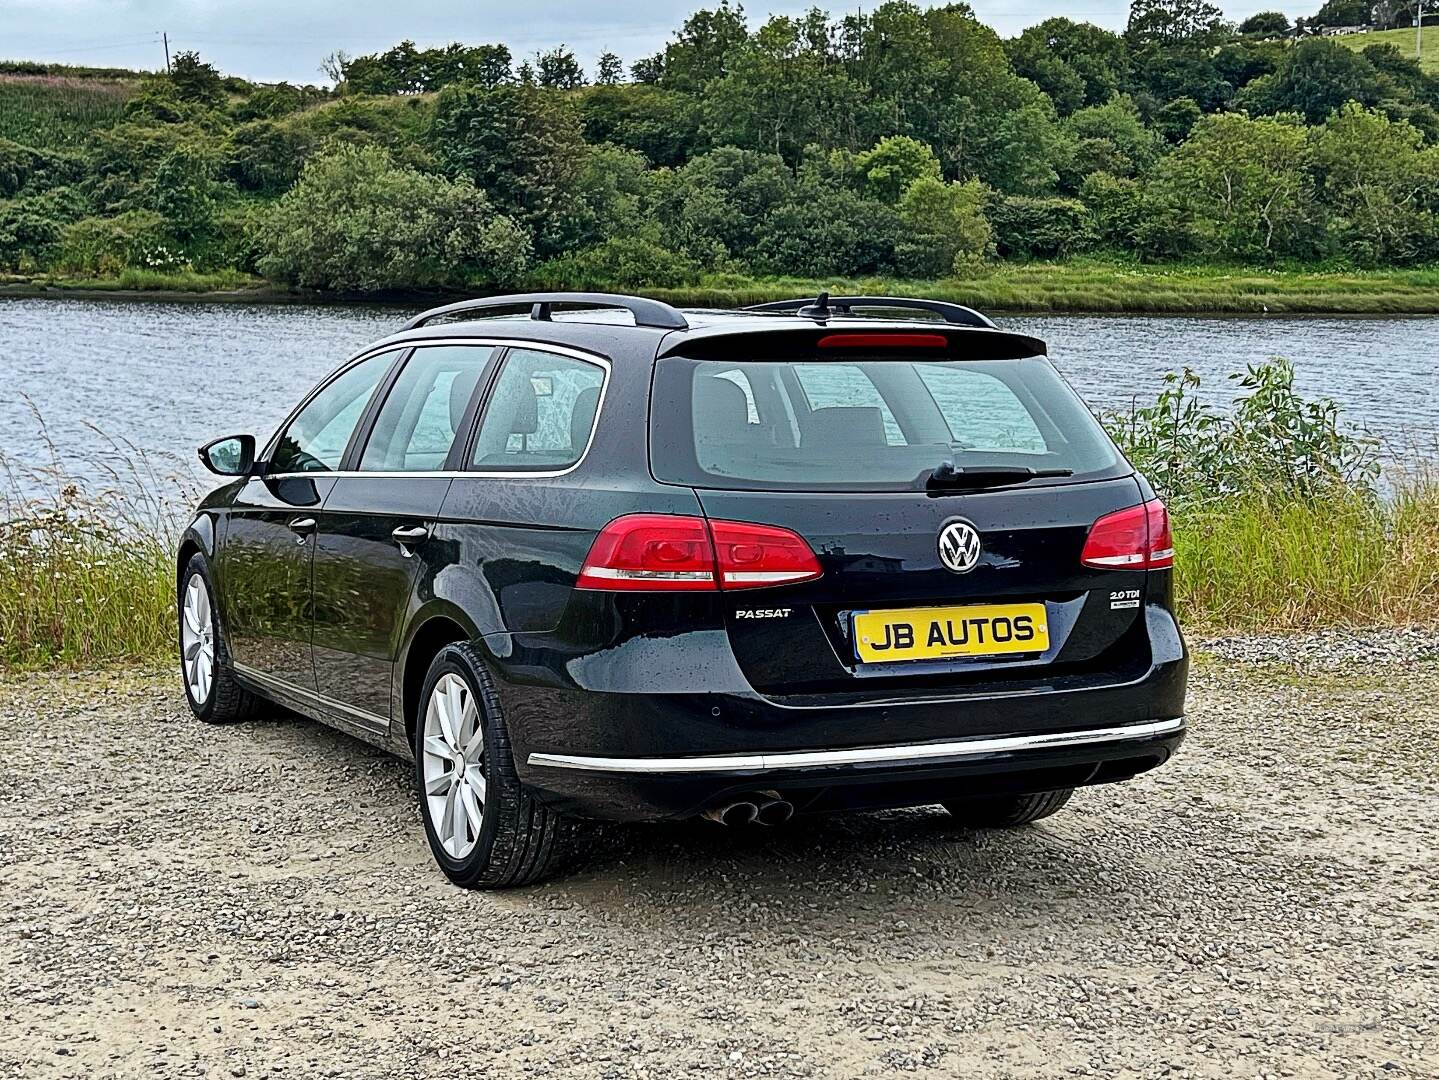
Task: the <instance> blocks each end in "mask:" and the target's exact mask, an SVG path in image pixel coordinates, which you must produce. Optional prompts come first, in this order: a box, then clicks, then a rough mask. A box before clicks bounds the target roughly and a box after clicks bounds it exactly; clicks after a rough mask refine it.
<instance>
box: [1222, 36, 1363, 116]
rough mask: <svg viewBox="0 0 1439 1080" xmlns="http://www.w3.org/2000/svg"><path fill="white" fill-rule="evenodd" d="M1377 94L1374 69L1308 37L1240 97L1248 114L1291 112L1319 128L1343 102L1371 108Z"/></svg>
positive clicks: (1347, 51)
mask: <svg viewBox="0 0 1439 1080" xmlns="http://www.w3.org/2000/svg"><path fill="white" fill-rule="evenodd" d="M1380 92H1381V84H1380V81H1379V74H1378V72H1377V71H1375V69H1374V65H1373V64H1372V63H1370V62H1369V60H1367V59H1366V58H1365V57H1363V56H1361V55H1360V54H1359V53H1357V52H1355V51H1354V50H1353V49H1348V48H1345V47H1344V46H1343V45H1341V44H1339V43H1338V42H1337V41H1331V40H1329V39H1327V38H1309V39H1308V40H1306V41H1301V42H1300V43H1299V44H1298V45H1296V46H1295V47H1294V48H1292V49H1289V50H1286V52H1285V55H1284V58H1283V60H1282V61H1281V62H1280V64H1279V67H1278V68H1277V69H1276V70H1275V71H1274V73H1273V74H1272V75H1265V76H1264V77H1262V78H1259V79H1255V80H1254V81H1253V82H1252V83H1250V84H1249V85H1248V86H1247V87H1245V89H1244V92H1243V93H1242V94H1240V96H1239V103H1240V105H1242V106H1243V107H1244V108H1246V109H1248V110H1249V111H1250V112H1251V113H1260V114H1268V115H1272V114H1275V113H1284V112H1296V113H1299V114H1300V115H1301V116H1303V117H1304V119H1305V121H1306V122H1307V123H1310V124H1322V123H1323V122H1324V120H1325V119H1326V118H1327V117H1328V116H1329V114H1330V113H1331V112H1333V111H1334V110H1335V109H1337V108H1339V107H1340V106H1341V105H1343V104H1344V103H1345V102H1347V101H1357V102H1359V103H1360V104H1361V105H1374V104H1376V103H1377V102H1378V100H1379V96H1380Z"/></svg>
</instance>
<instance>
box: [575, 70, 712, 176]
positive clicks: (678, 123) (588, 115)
mask: <svg viewBox="0 0 1439 1080" xmlns="http://www.w3.org/2000/svg"><path fill="white" fill-rule="evenodd" d="M578 103H579V110H580V116H581V118H582V120H583V123H584V136H585V141H586V142H590V143H604V142H609V143H615V144H616V145H617V146H624V147H628V148H629V149H631V150H637V151H639V152H640V153H641V154H643V155H644V156H645V157H646V158H648V159H649V160H650V161H651V162H652V163H653V164H655V165H683V164H684V163H685V162H686V161H687V160H689V159H690V158H691V157H693V156H694V155H695V154H696V153H698V152H700V151H702V150H704V149H705V148H707V146H708V141H707V140H706V139H704V138H703V137H702V136H701V134H700V125H701V122H702V106H701V105H700V102H699V101H698V100H696V98H695V97H694V96H693V95H692V94H681V93H678V92H677V91H674V90H664V89H662V88H660V87H658V86H649V85H645V84H642V83H641V84H635V85H632V86H594V87H590V88H589V89H588V90H586V91H584V92H583V93H582V94H581V95H580V97H579V98H578Z"/></svg>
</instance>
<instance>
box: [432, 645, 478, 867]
mask: <svg viewBox="0 0 1439 1080" xmlns="http://www.w3.org/2000/svg"><path fill="white" fill-rule="evenodd" d="M484 750H485V735H484V725H483V723H482V722H481V719H480V710H479V707H478V705H477V703H476V702H475V695H474V694H473V693H471V692H470V687H469V685H468V684H467V683H466V682H465V680H464V679H462V678H460V677H459V676H458V675H455V674H453V673H451V672H446V673H445V674H444V675H441V676H440V678H439V681H438V682H436V683H435V688H434V689H433V690H431V691H430V700H429V702H428V703H427V704H426V706H425V733H424V741H423V742H422V744H421V753H422V755H423V758H424V760H423V767H424V773H423V775H424V784H425V791H424V798H425V804H426V807H427V809H428V811H429V817H430V824H431V825H432V826H433V828H434V830H435V835H436V836H437V837H438V838H439V841H440V844H441V846H442V847H443V848H444V849H445V853H446V854H448V855H449V856H450V857H451V858H454V859H463V858H464V857H465V856H466V855H468V854H469V853H470V852H471V851H472V850H474V847H475V845H476V844H477V843H479V839H480V822H481V820H482V819H483V817H484V810H485V772H484Z"/></svg>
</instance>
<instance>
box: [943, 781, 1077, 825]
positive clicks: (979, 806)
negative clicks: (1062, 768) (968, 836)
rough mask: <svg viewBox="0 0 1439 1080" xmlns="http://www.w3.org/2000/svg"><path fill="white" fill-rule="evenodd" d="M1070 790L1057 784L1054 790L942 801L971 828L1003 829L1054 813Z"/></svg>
mask: <svg viewBox="0 0 1439 1080" xmlns="http://www.w3.org/2000/svg"><path fill="white" fill-rule="evenodd" d="M1073 794H1074V789H1073V788H1060V789H1059V790H1058V791H1041V792H1039V793H1038V794H1036V795H1001V796H996V797H993V798H988V799H960V800H955V801H954V802H947V803H945V804H944V808H945V809H946V810H948V811H949V812H950V814H951V815H952V816H953V817H954V819H955V821H956V822H957V823H958V824H960V825H964V826H967V827H969V828H973V829H1007V828H1011V827H1013V826H1015V825H1028V824H1029V823H1030V822H1031V821H1038V820H1039V819H1040V818H1047V817H1049V815H1050V814H1053V813H1057V812H1058V811H1059V810H1060V809H1061V808H1062V807H1063V806H1064V804H1065V803H1067V802H1068V801H1069V797H1070V796H1071V795H1073Z"/></svg>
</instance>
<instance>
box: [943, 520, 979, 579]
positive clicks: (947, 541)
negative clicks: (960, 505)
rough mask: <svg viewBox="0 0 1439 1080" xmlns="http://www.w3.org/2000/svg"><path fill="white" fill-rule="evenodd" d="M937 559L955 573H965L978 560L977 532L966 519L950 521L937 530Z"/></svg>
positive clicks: (972, 567) (971, 568)
mask: <svg viewBox="0 0 1439 1080" xmlns="http://www.w3.org/2000/svg"><path fill="white" fill-rule="evenodd" d="M939 561H940V562H942V563H944V565H945V566H947V567H949V569H951V570H953V571H954V572H955V573H956V574H967V573H969V571H971V570H973V569H974V567H975V565H976V564H977V563H978V562H979V533H977V532H976V531H975V528H974V526H973V525H971V524H970V523H969V522H967V521H951V522H950V523H949V524H948V525H946V526H945V527H944V528H942V529H940V530H939Z"/></svg>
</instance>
